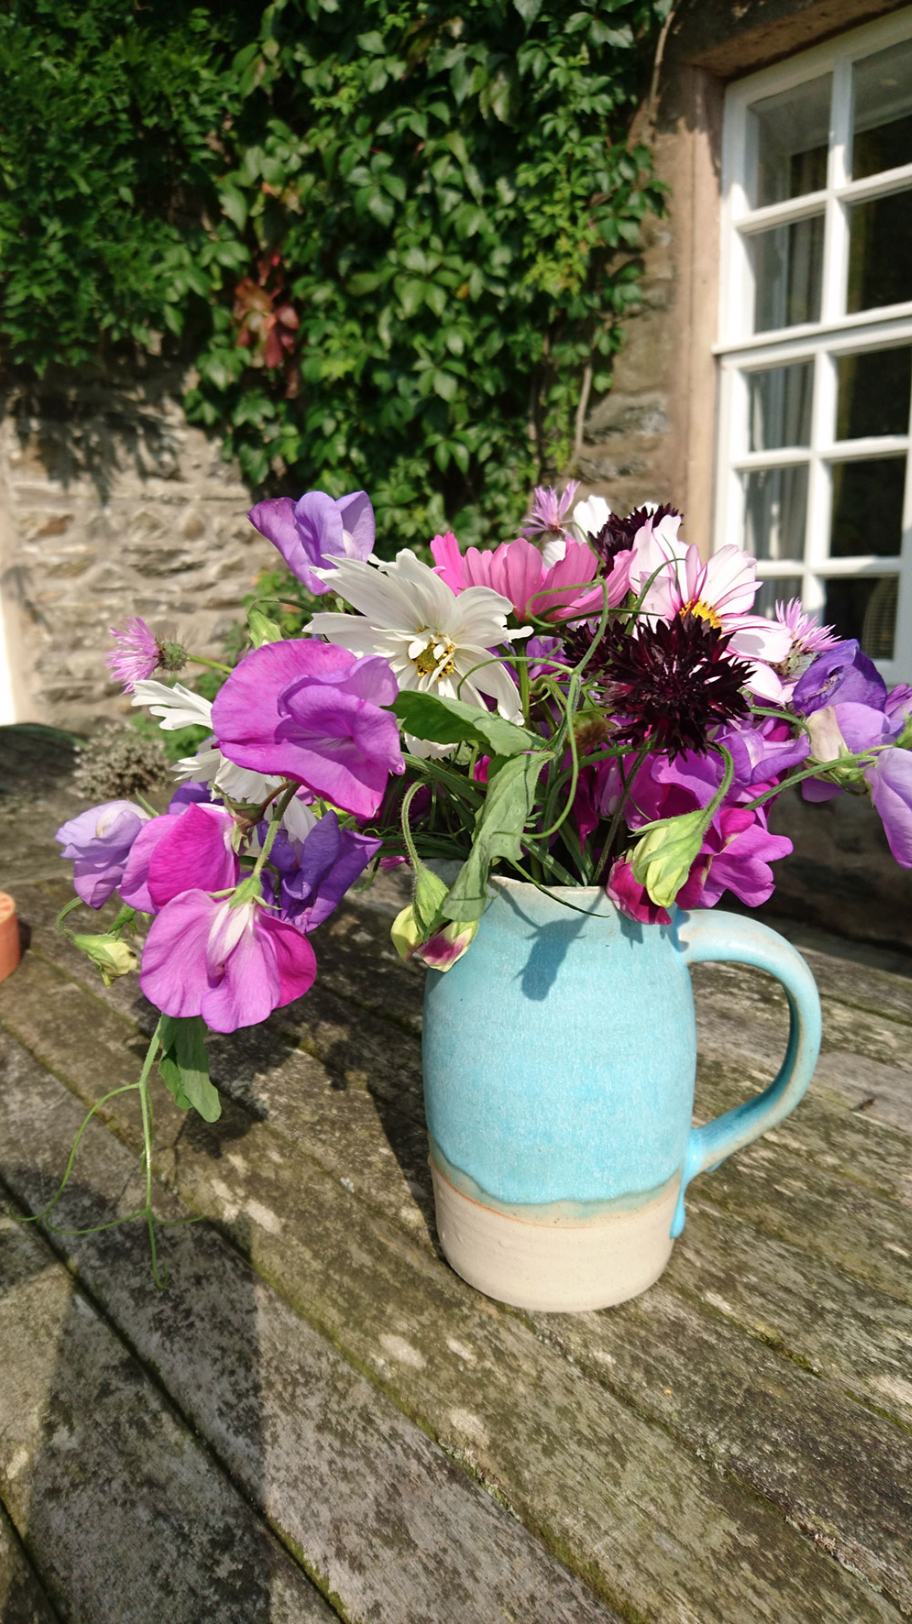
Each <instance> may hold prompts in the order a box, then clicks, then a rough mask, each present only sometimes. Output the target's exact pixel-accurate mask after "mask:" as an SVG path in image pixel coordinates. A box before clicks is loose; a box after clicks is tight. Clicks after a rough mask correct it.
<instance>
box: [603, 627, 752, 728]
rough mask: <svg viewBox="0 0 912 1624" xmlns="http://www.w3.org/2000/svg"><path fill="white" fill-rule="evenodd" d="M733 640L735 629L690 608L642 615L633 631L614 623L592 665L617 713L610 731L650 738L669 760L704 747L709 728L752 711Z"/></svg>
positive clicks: (745, 670)
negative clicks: (662, 615)
mask: <svg viewBox="0 0 912 1624" xmlns="http://www.w3.org/2000/svg"><path fill="white" fill-rule="evenodd" d="M730 642H731V633H728V632H722V631H720V630H719V629H718V628H717V627H715V626H711V625H710V624H709V622H708V621H707V620H703V619H702V618H700V617H698V616H696V615H691V614H685V615H676V616H675V618H674V620H672V621H670V622H667V623H666V622H665V621H659V622H658V623H657V624H656V625H654V626H650V625H646V624H645V623H643V622H641V623H640V624H639V625H638V626H637V628H636V630H635V631H634V632H627V631H625V630H624V629H623V627H621V626H618V625H616V624H615V625H613V626H609V628H608V630H607V632H606V633H605V636H604V637H603V638H602V640H601V642H600V643H599V646H598V648H597V650H596V652H595V653H594V654H593V656H592V659H591V661H590V663H589V666H588V672H590V673H591V674H592V676H593V677H594V678H595V680H596V682H597V685H598V690H599V692H600V696H601V699H602V702H603V704H604V705H605V706H606V708H607V709H609V710H610V711H611V712H613V713H614V720H615V723H616V727H615V729H614V730H613V732H612V737H613V738H614V739H615V740H617V742H618V743H627V744H630V745H631V747H633V748H639V747H640V746H641V745H643V744H650V745H652V746H654V748H655V749H657V750H660V751H662V752H664V753H665V754H667V755H668V756H669V757H670V758H671V759H672V760H673V759H674V758H675V756H681V755H684V754H686V752H687V751H688V750H694V751H696V752H698V753H700V752H703V751H705V750H706V748H707V742H708V737H709V733H710V731H711V729H713V728H716V727H720V726H722V725H724V724H725V723H726V722H733V721H737V720H739V719H741V718H743V717H745V716H747V714H748V703H747V699H746V698H745V696H744V694H743V693H742V691H741V690H742V688H743V687H744V685H745V683H746V682H747V681H748V679H749V678H750V674H751V666H750V665H749V663H748V662H747V661H746V660H738V659H734V658H732V656H731V654H730V653H729V647H728V646H729V643H730ZM571 658H573V656H572V655H571Z"/></svg>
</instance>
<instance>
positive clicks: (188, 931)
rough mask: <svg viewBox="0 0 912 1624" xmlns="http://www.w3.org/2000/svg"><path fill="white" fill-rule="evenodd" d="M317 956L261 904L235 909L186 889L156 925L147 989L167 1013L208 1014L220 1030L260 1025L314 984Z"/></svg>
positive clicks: (145, 961)
mask: <svg viewBox="0 0 912 1624" xmlns="http://www.w3.org/2000/svg"><path fill="white" fill-rule="evenodd" d="M315 974H316V960H315V958H314V951H313V948H312V947H311V945H310V942H309V941H308V940H307V937H306V936H304V935H302V933H301V932H300V931H299V930H296V929H295V927H294V925H289V924H286V923H285V922H284V920H281V919H276V918H274V917H273V916H272V914H270V913H269V912H268V911H267V910H266V908H264V907H263V906H262V904H261V903H259V902H257V901H255V900H253V901H248V902H242V903H239V904H235V905H234V906H232V899H225V900H222V901H218V900H217V899H216V898H215V897H210V896H208V895H207V894H206V892H205V891H200V890H192V891H183V892H181V894H180V895H179V896H176V897H174V898H172V900H171V901H170V902H168V903H166V905H165V906H164V908H162V911H161V913H160V914H158V915H157V917H156V918H155V920H154V921H153V924H152V927H151V929H150V931H149V935H148V937H147V938H146V945H145V948H144V949H143V958H142V969H141V970H140V975H139V984H140V987H141V988H142V991H143V992H144V993H145V996H146V997H147V998H148V999H149V1000H150V1002H151V1003H153V1004H155V1005H156V1007H157V1008H158V1009H160V1010H161V1011H162V1013H163V1014H165V1015H172V1016H174V1017H175V1018H182V1017H185V1016H188V1015H201V1016H202V1017H203V1020H204V1021H205V1022H206V1025H207V1026H208V1027H210V1028H211V1030H212V1031H213V1032H235V1031H237V1029H238V1027H239V1026H256V1025H257V1024H258V1023H259V1022H260V1021H265V1019H266V1017H267V1015H270V1014H271V1013H272V1011H273V1010H274V1009H280V1008H281V1007H282V1006H283V1005H284V1004H290V1003H291V1002H292V1001H293V999H295V998H300V997H301V996H302V994H304V993H306V992H308V991H309V990H310V987H311V986H312V985H313V980H314V976H315Z"/></svg>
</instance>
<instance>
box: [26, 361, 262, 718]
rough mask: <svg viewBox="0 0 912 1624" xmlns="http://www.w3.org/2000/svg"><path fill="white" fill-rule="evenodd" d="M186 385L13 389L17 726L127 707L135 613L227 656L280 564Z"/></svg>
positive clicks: (116, 383) (131, 382)
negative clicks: (270, 568) (193, 410)
mask: <svg viewBox="0 0 912 1624" xmlns="http://www.w3.org/2000/svg"><path fill="white" fill-rule="evenodd" d="M181 384H182V380H181V379H180V377H179V376H177V375H176V374H174V373H172V372H168V371H165V370H158V371H156V370H152V371H149V372H148V373H147V374H146V375H145V376H142V377H132V378H116V379H111V380H106V381H101V380H96V381H94V382H84V383H82V382H81V383H79V384H76V385H74V384H67V383H64V382H53V381H52V382H49V383H48V384H46V385H44V386H40V387H38V388H37V389H36V388H33V389H31V390H28V391H26V390H25V389H23V388H19V387H17V386H16V385H15V384H9V385H8V387H7V389H6V391H5V392H4V396H3V399H2V402H0V406H2V415H0V601H2V606H3V611H4V622H5V629H6V638H7V644H8V656H9V663H10V666H11V668H12V679H13V689H14V692H13V700H14V714H15V717H16V719H17V720H20V721H22V720H29V721H39V722H45V723H50V724H52V725H55V726H58V727H64V728H68V729H72V730H74V731H76V732H84V731H86V730H91V728H92V727H93V726H94V725H96V724H97V722H98V720H99V719H101V718H102V717H109V716H111V714H112V713H113V712H116V709H117V704H118V702H117V700H116V698H115V696H116V695H117V693H118V689H117V688H116V686H115V685H113V684H111V683H109V682H108V681H107V680H106V678H107V673H106V671H105V667H104V663H103V661H104V656H105V654H106V652H108V650H109V649H110V646H111V644H110V638H109V635H108V629H109V627H110V626H111V625H113V624H115V623H117V622H119V621H122V620H123V618H124V617H125V616H126V615H128V614H137V615H141V616H143V618H144V619H146V620H148V621H149V623H150V624H151V625H152V626H153V628H154V629H155V630H159V629H161V630H169V631H170V632H171V633H172V635H174V634H176V635H178V636H179V637H180V639H181V640H182V641H185V642H186V643H187V644H188V645H189V646H191V647H192V648H193V649H194V650H195V651H197V652H199V653H201V654H211V655H215V656H217V655H218V652H219V648H220V646H221V643H222V640H223V638H224V636H225V634H226V633H227V632H228V630H229V628H230V626H231V623H232V620H233V619H235V618H236V617H237V616H238V614H239V611H240V604H241V600H242V599H243V597H244V595H245V593H247V592H248V591H249V590H250V586H251V582H252V580H253V578H254V576H255V575H256V573H257V572H258V571H259V570H260V569H261V568H263V567H265V565H266V564H267V562H268V561H269V557H270V555H271V551H272V550H271V548H269V546H268V544H267V543H266V542H264V541H263V539H262V537H260V536H259V535H258V534H257V532H256V531H255V530H254V529H253V527H252V526H251V525H250V524H249V522H248V520H247V519H246V517H245V515H246V511H247V509H248V508H249V506H250V496H249V493H248V491H247V489H246V488H245V486H244V485H243V483H242V482H241V480H240V477H239V474H238V471H237V469H236V468H234V467H232V466H230V465H229V464H227V463H225V462H224V461H223V460H222V457H221V453H220V448H219V445H218V443H217V442H216V441H214V440H210V439H208V438H207V437H206V435H205V434H203V433H202V432H201V431H200V430H198V429H195V428H191V427H190V426H189V425H188V424H187V422H186V420H185V418H184V415H183V412H182V410H181V406H180V398H181ZM112 702H113V703H112ZM120 705H121V707H122V708H124V709H126V708H128V702H127V701H125V700H122V701H120Z"/></svg>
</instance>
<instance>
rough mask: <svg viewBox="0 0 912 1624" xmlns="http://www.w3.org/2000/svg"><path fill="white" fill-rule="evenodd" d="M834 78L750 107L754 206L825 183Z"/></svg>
mask: <svg viewBox="0 0 912 1624" xmlns="http://www.w3.org/2000/svg"><path fill="white" fill-rule="evenodd" d="M831 88H832V78H831V75H830V74H825V75H824V77H823V78H822V79H812V80H810V82H809V83H808V84H804V85H800V86H799V88H798V89H797V90H787V91H785V92H784V93H782V94H780V95H778V96H768V97H767V98H766V99H765V100H764V101H760V102H755V103H754V106H753V107H752V108H751V112H752V113H753V117H754V121H755V123H754V129H755V131H756V142H757V170H756V177H755V184H754V186H753V187H752V188H751V191H752V202H753V206H754V207H755V208H762V207H763V205H764V204H765V203H781V202H782V201H783V199H784V198H787V197H803V196H804V194H805V193H806V192H817V191H820V190H822V188H823V187H824V186H825V185H826V173H827V147H828V142H829V136H830V92H831Z"/></svg>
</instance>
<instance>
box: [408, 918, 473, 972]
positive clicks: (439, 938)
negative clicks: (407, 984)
mask: <svg viewBox="0 0 912 1624" xmlns="http://www.w3.org/2000/svg"><path fill="white" fill-rule="evenodd" d="M477 930H478V920H477V919H473V920H470V921H465V920H454V921H453V922H452V923H451V924H449V925H446V926H445V927H444V928H443V930H438V931H435V932H434V935H433V936H432V937H431V938H430V939H429V940H428V941H426V942H424V941H422V939H421V938H422V934H423V933H422V930H421V927H420V925H419V924H418V921H417V918H416V916H415V909H414V908H413V907H408V908H403V910H402V912H401V913H400V914H398V915H397V917H396V918H395V919H394V920H393V926H392V929H391V931H390V935H391V937H392V939H393V946H394V947H395V949H396V952H397V953H398V954H399V957H400V958H401V959H403V960H404V962H405V963H406V964H408V962H409V960H410V959H413V958H415V959H418V960H419V962H420V963H421V964H426V965H427V967H428V969H429V970H449V969H451V968H452V966H453V965H454V964H455V963H456V961H457V959H461V958H462V955H463V953H466V952H467V951H468V949H469V948H470V947H471V945H472V943H473V941H474V940H475V933H476V931H477Z"/></svg>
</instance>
